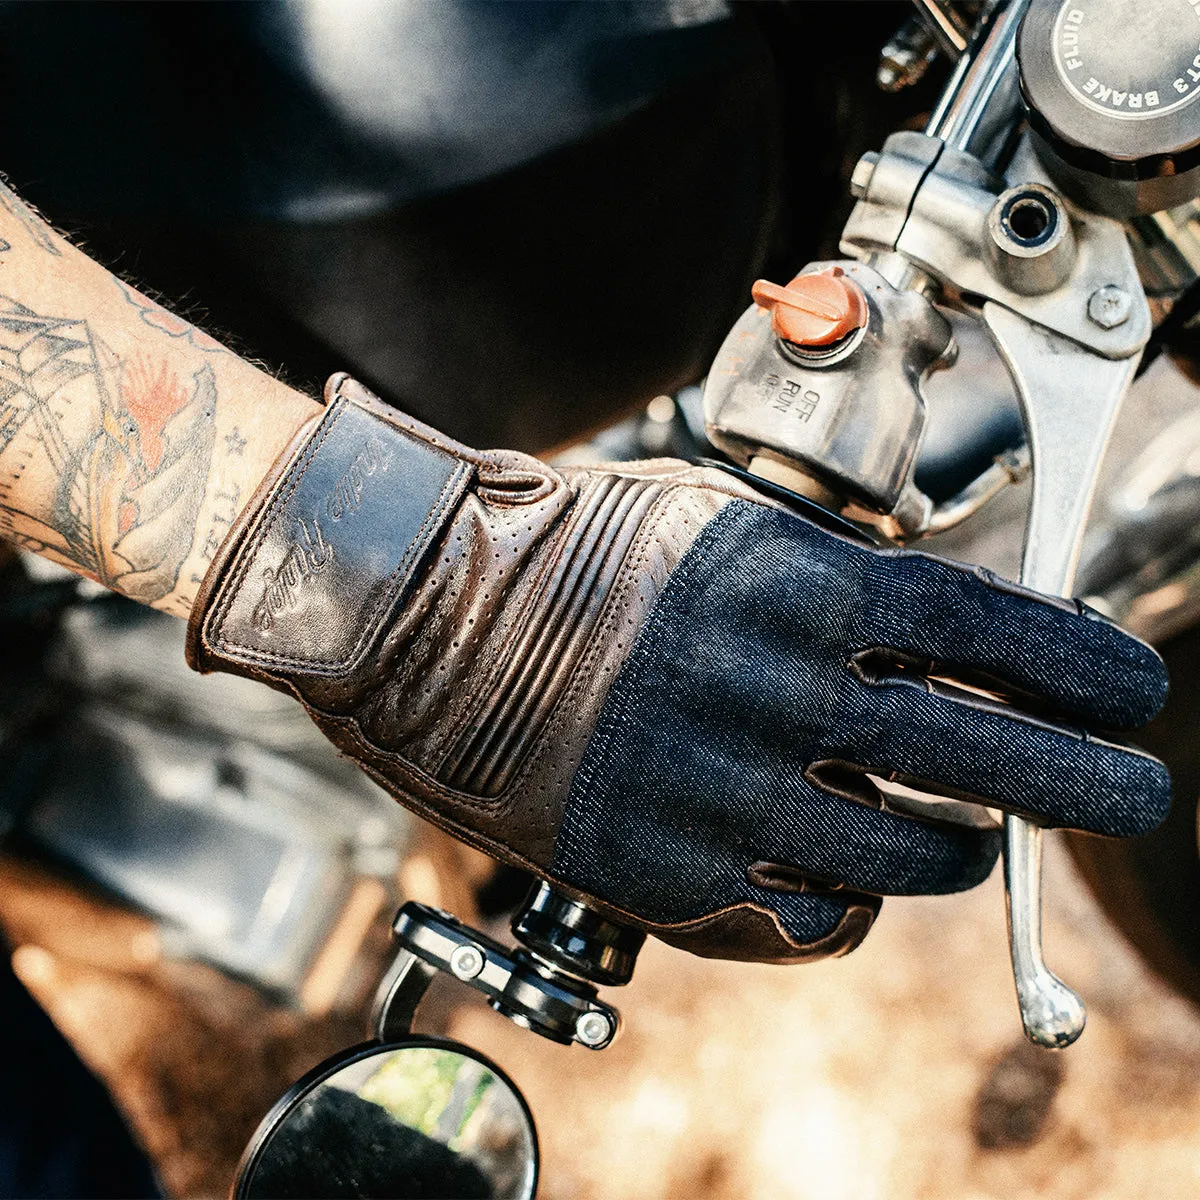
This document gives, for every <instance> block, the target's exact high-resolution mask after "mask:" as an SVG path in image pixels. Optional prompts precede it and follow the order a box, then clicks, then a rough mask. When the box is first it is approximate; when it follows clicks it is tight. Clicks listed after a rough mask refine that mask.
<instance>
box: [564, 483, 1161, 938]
mask: <svg viewBox="0 0 1200 1200" xmlns="http://www.w3.org/2000/svg"><path fill="white" fill-rule="evenodd" d="M931 674H936V675H939V676H946V675H949V676H950V677H951V678H952V679H954V678H957V679H959V680H961V681H963V682H967V683H969V684H971V686H977V684H978V681H980V680H986V681H987V682H988V684H989V685H990V687H991V688H992V689H993V690H994V691H997V692H1001V693H1002V694H1004V695H1006V696H1007V697H1008V699H1009V700H1011V702H1012V703H1011V704H1003V703H997V702H995V701H993V700H988V699H982V698H980V697H978V696H977V695H976V694H975V693H974V692H972V691H967V690H965V689H962V688H956V687H954V686H953V685H952V684H951V685H949V686H947V685H943V684H940V683H937V682H932V681H930V679H929V675H931ZM1165 687H1166V681H1165V675H1164V672H1163V669H1162V665H1161V662H1160V661H1159V660H1158V658H1157V656H1156V655H1155V654H1154V652H1153V651H1152V650H1150V649H1149V648H1148V647H1146V646H1144V645H1143V644H1141V643H1140V642H1137V641H1136V640H1135V639H1133V638H1130V637H1128V636H1127V635H1125V634H1123V633H1122V632H1121V631H1120V630H1118V629H1116V628H1115V627H1113V626H1111V625H1109V624H1108V623H1106V622H1103V621H1100V620H1097V619H1094V618H1093V617H1091V616H1089V615H1087V614H1086V613H1083V612H1081V611H1080V609H1079V607H1078V606H1077V605H1074V604H1072V603H1070V602H1056V601H1050V600H1046V599H1044V598H1041V597H1037V596H1035V595H1034V594H1032V593H1028V592H1026V591H1024V590H1023V589H1020V588H1017V587H1014V586H1013V585H1010V584H1007V583H1004V582H1003V581H998V580H996V579H995V578H994V577H992V576H990V575H988V574H987V573H986V572H976V571H972V570H971V569H969V568H963V567H960V566H958V565H957V564H952V563H947V562H942V561H939V560H936V559H932V558H930V557H928V556H925V555H921V554H915V553H911V552H902V553H889V552H884V553H880V552H877V551H873V550H870V549H867V548H864V547H862V546H859V545H856V544H854V543H852V542H850V541H847V540H845V539H842V538H839V537H837V536H835V535H833V534H830V533H827V532H826V531H824V530H821V529H818V528H817V527H815V526H813V525H811V524H809V523H808V522H805V521H802V520H800V519H798V518H796V517H794V516H792V515H791V514H788V513H785V512H781V511H778V510H772V509H765V508H763V507H761V506H758V505H755V504H751V503H746V502H744V501H735V502H733V503H731V504H729V505H728V506H727V507H726V508H725V509H724V510H723V511H722V512H721V513H720V514H719V515H718V516H717V517H716V518H715V519H714V520H713V521H712V522H711V523H710V524H709V525H708V526H707V528H706V529H705V530H704V532H703V533H702V534H701V536H700V537H699V538H698V539H697V541H696V543H695V544H694V545H693V547H692V548H691V550H690V551H689V553H688V555H687V556H686V557H685V559H684V560H683V561H682V562H681V564H680V566H679V568H678V569H677V570H676V572H675V573H674V574H673V575H672V577H671V579H670V580H669V582H668V583H667V586H666V588H665V589H664V590H663V592H662V594H661V595H660V596H659V598H658V600H657V602H656V604H655V607H654V609H653V610H652V612H651V614H650V617H649V620H648V621H647V622H646V624H645V626H644V627H643V629H642V631H641V633H640V635H639V637H638V640H637V642H636V643H635V645H634V648H633V651H632V653H631V654H630V656H629V658H628V659H627V660H626V662H625V664H624V666H623V667H622V669H621V672H620V675H619V676H618V678H617V680H616V682H615V683H614V685H613V687H612V690H611V691H610V693H609V696H608V699H607V701H606V703H605V706H604V708H603V710H602V712H601V715H600V720H599V723H598V726H597V729H596V732H595V735H594V736H593V738H592V740H591V742H590V744H589V746H588V749H587V752H586V754H585V756H584V759H583V761H582V762H581V764H580V767H579V770H578V772H577V774H576V776H575V779H574V782H573V784H572V787H571V791H570V794H569V797H568V801H567V806H566V810H565V814H564V820H563V825H562V828H561V831H560V833H559V837H558V841H557V845H556V853H555V862H554V869H555V872H556V874H558V875H559V876H561V878H563V879H564V880H566V881H567V882H568V883H571V884H572V885H574V886H578V887H579V888H581V889H584V890H586V891H588V892H590V893H593V894H595V895H597V896H600V897H602V898H603V897H612V898H614V899H615V898H617V897H620V898H621V901H622V903H623V904H624V905H625V906H626V907H628V908H629V909H630V910H634V911H638V912H642V913H644V914H645V915H647V916H648V917H650V918H652V919H655V920H658V921H662V922H681V921H687V920H690V919H694V918H696V917H698V916H700V915H702V914H704V913H708V912H713V911H716V910H717V909H720V908H723V907H727V906H730V905H736V904H748V905H753V906H758V907H765V908H767V909H769V910H770V911H771V912H773V913H775V914H776V916H777V917H778V919H779V921H780V922H781V924H782V925H783V928H784V929H785V931H786V933H787V934H788V936H789V937H790V938H792V939H794V940H796V941H798V942H801V943H803V942H807V941H811V940H813V939H815V938H819V937H821V936H824V935H825V934H827V933H828V932H829V930H830V929H831V928H833V926H834V925H835V924H836V922H837V920H838V919H839V917H840V915H841V914H842V913H843V912H844V910H845V900H843V899H842V898H840V897H839V893H840V892H845V891H847V890H849V891H850V892H863V893H871V894H876V895H888V894H911V893H939V892H949V891H957V890H961V889H964V888H968V887H971V886H973V885H974V884H976V883H978V882H979V881H980V880H982V879H983V878H984V877H985V876H986V875H987V874H988V873H989V871H990V870H991V867H992V865H993V864H994V862H995V859H996V857H997V854H998V852H999V844H1000V843H999V835H998V832H997V831H996V830H995V829H986V828H980V827H978V826H974V827H973V826H972V825H970V824H964V823H961V821H960V820H959V819H958V816H957V814H956V815H955V817H954V819H947V820H942V819H937V818H936V817H935V816H933V815H931V813H930V812H929V811H927V810H926V809H924V808H919V807H918V808H913V809H910V810H908V811H900V810H899V809H900V806H899V805H898V803H897V802H896V801H894V800H893V799H891V798H889V797H887V796H885V795H884V794H883V793H881V792H880V791H879V789H878V788H877V787H875V785H874V784H872V782H871V781H870V779H869V778H868V775H867V772H870V774H873V775H875V776H877V777H882V778H885V779H886V778H892V779H894V780H899V781H902V782H906V783H908V784H910V785H920V786H922V787H923V788H925V789H926V790H930V791H933V792H935V793H940V794H944V795H951V796H957V797H963V798H972V799H977V800H980V801H982V802H984V803H987V804H989V805H994V806H997V807H1003V808H1007V809H1011V810H1014V811H1020V812H1022V813H1025V814H1027V815H1031V816H1033V817H1034V818H1035V819H1038V820H1039V821H1041V822H1042V823H1044V824H1049V825H1071V826H1074V827H1078V828H1085V829H1089V830H1092V831H1094V832H1098V833H1105V834H1130V833H1137V832H1142V831H1144V830H1146V829H1148V828H1150V827H1152V826H1153V825H1154V824H1156V823H1157V822H1158V821H1159V820H1160V819H1161V818H1162V816H1163V815H1164V814H1165V811H1166V805H1167V802H1168V799H1169V783H1168V780H1167V778H1166V774H1165V771H1164V770H1163V768H1162V767H1161V765H1160V764H1159V763H1158V762H1157V761H1156V760H1153V759H1151V758H1149V757H1148V756H1145V755H1143V754H1140V753H1138V752H1136V751H1133V750H1130V749H1127V748H1124V747H1121V746H1118V745H1115V744H1113V743H1111V742H1108V741H1107V740H1103V739H1097V738H1096V736H1095V734H1094V733H1091V732H1089V731H1088V730H1089V729H1090V728H1095V727H1127V726H1133V725H1136V724H1138V723H1140V722H1141V721H1143V720H1145V719H1146V718H1147V716H1148V715H1151V714H1152V713H1153V712H1154V711H1156V710H1157V708H1158V706H1159V705H1160V704H1161V703H1162V700H1163V698H1164V697H1165ZM936 811H937V810H936V809H934V810H933V812H935V813H936ZM914 812H916V813H917V814H918V815H916V816H914V815H913V813H914Z"/></svg>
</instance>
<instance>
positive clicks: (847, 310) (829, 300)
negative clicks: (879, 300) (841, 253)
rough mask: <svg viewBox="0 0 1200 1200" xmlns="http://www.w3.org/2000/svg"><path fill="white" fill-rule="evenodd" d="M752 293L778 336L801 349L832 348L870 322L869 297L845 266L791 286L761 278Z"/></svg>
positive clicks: (803, 277) (799, 277) (802, 277)
mask: <svg viewBox="0 0 1200 1200" xmlns="http://www.w3.org/2000/svg"><path fill="white" fill-rule="evenodd" d="M750 294H751V295H752V296H753V297H754V303H755V304H757V305H758V306H759V308H763V309H766V310H767V311H768V312H770V314H771V328H772V329H773V330H774V331H775V333H776V334H777V335H778V336H779V337H781V338H783V339H784V341H787V342H792V343H793V344H794V345H797V346H830V345H832V344H833V343H834V342H839V341H841V340H842V338H844V337H845V336H846V335H847V334H850V333H853V332H854V330H856V329H861V328H862V327H863V326H864V325H865V324H866V323H867V317H868V308H867V297H866V295H865V293H864V292H863V290H862V288H861V287H859V286H858V284H857V283H855V282H854V280H853V279H851V278H850V277H849V276H848V275H847V274H846V273H845V272H844V271H843V270H842V268H841V267H828V268H826V269H825V270H824V271H814V272H811V273H809V274H807V275H797V276H796V278H795V279H793V280H792V281H791V283H789V284H788V285H787V287H780V286H779V284H777V283H771V282H770V281H769V280H767V279H759V280H758V281H757V282H756V283H755V284H754V286H753V287H752V288H751V289H750Z"/></svg>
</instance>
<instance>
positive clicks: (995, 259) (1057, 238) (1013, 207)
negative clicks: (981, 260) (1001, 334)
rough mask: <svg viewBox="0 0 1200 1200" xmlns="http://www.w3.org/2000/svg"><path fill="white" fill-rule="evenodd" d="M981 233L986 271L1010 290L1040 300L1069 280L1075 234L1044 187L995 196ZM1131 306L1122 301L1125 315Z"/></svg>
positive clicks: (1032, 186) (1022, 188) (1059, 204)
mask: <svg viewBox="0 0 1200 1200" xmlns="http://www.w3.org/2000/svg"><path fill="white" fill-rule="evenodd" d="M987 231H988V238H987V240H986V241H985V243H984V248H985V250H986V251H987V253H988V258H989V262H990V265H991V268H992V272H993V274H995V276H996V277H997V278H998V279H1000V280H1001V281H1002V282H1003V283H1004V285H1005V286H1006V287H1009V288H1011V289H1012V290H1013V291H1014V292H1018V293H1020V294H1021V295H1022V296H1041V295H1044V294H1045V293H1046V292H1052V291H1054V290H1055V289H1056V288H1060V287H1062V285H1063V284H1064V283H1065V282H1066V281H1067V279H1068V277H1069V276H1070V274H1071V268H1072V267H1073V266H1074V265H1075V235H1074V233H1073V232H1072V230H1071V218H1070V215H1069V214H1068V213H1067V210H1066V207H1065V206H1064V205H1063V202H1062V201H1061V200H1060V199H1059V198H1058V197H1057V196H1056V195H1055V194H1054V192H1053V191H1051V190H1050V188H1048V187H1043V186H1042V185H1041V184H1037V183H1022V184H1020V185H1019V186H1017V187H1013V188H1009V189H1008V190H1007V191H1005V192H1001V193H1000V195H999V196H998V197H997V198H996V202H995V203H994V204H993V205H992V210H991V212H989V213H988V219H987ZM1131 307H1132V306H1131V305H1130V304H1129V303H1128V302H1127V303H1126V309H1125V315H1126V317H1128V315H1129V312H1130V309H1131ZM1118 324H1119V322H1118ZM1114 327H1115V326H1113V325H1107V326H1104V328H1106V329H1112V328H1114Z"/></svg>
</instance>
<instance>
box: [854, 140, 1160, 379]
mask: <svg viewBox="0 0 1200 1200" xmlns="http://www.w3.org/2000/svg"><path fill="white" fill-rule="evenodd" d="M922 142H924V143H925V144H924V146H922ZM1006 182H1007V185H1008V186H1010V187H1017V186H1019V185H1025V184H1031V185H1037V186H1039V187H1044V188H1045V187H1048V185H1049V180H1048V177H1047V176H1046V173H1045V171H1044V169H1043V168H1042V167H1041V165H1040V163H1038V161H1037V159H1036V157H1035V156H1034V154H1033V152H1032V150H1031V149H1030V148H1029V146H1028V142H1027V141H1023V142H1022V143H1021V144H1020V145H1019V146H1018V148H1017V150H1016V152H1015V153H1014V155H1013V159H1012V162H1011V163H1010V165H1009V168H1008V175H1007V181H1005V180H1004V179H1001V178H1000V177H999V176H997V175H994V174H992V173H991V172H989V171H988V170H986V169H985V168H984V167H983V166H982V164H981V163H980V162H979V161H978V160H977V159H975V158H973V157H971V156H970V155H968V154H964V153H961V152H958V151H955V150H951V149H944V148H942V147H941V145H940V143H938V142H937V141H935V140H934V139H932V138H925V137H923V135H921V134H913V133H901V134H893V135H892V137H890V138H889V139H888V140H887V142H886V143H885V144H884V150H883V154H882V155H881V156H880V159H879V162H878V163H877V164H876V166H875V170H874V172H873V173H872V176H871V182H870V184H869V186H868V188H867V193H866V195H865V196H864V198H863V199H862V200H860V201H859V202H858V204H857V205H856V206H855V208H854V210H853V212H852V213H851V215H850V219H849V221H848V222H847V223H846V228H845V231H844V233H843V237H842V249H843V250H844V251H845V252H846V253H848V254H854V255H857V256H859V257H866V256H871V255H874V254H878V253H879V252H880V251H888V250H891V251H895V252H896V253H898V254H899V255H902V256H903V257H904V258H906V259H908V260H909V261H910V262H912V263H914V264H915V265H916V266H918V267H920V268H921V270H923V271H924V272H926V273H927V274H929V275H930V276H932V277H933V278H935V279H937V280H939V281H941V282H942V283H943V284H944V285H945V286H946V287H948V288H950V289H953V290H954V291H955V292H957V293H959V294H961V295H963V296H966V297H970V298H972V299H973V300H974V302H975V303H980V302H982V301H985V300H993V301H996V302H998V303H1000V304H1003V305H1004V306H1005V307H1007V308H1010V309H1012V310H1013V311H1014V312H1019V313H1021V314H1022V315H1023V316H1025V317H1027V318H1028V319H1029V320H1030V321H1034V322H1037V323H1038V324H1039V325H1043V326H1045V327H1046V328H1047V329H1050V330H1053V331H1054V332H1056V333H1060V334H1062V335H1063V336H1064V337H1068V338H1071V339H1072V340H1074V341H1076V342H1079V343H1080V344H1082V345H1084V346H1087V347H1089V348H1091V349H1093V350H1095V351H1096V353H1098V354H1103V355H1105V356H1106V357H1109V358H1125V357H1127V356H1128V355H1130V354H1133V353H1136V352H1137V351H1138V350H1140V349H1141V347H1142V346H1143V345H1144V344H1145V341H1146V339H1147V338H1148V337H1149V335H1150V329H1151V322H1150V309H1149V306H1148V305H1147V304H1146V301H1145V297H1144V294H1143V291H1142V287H1141V283H1140V281H1139V279H1138V272H1137V265H1136V263H1135V261H1134V258H1133V253H1132V250H1131V249H1130V246H1129V241H1128V239H1127V237H1126V234H1125V228H1124V226H1123V225H1122V224H1121V223H1120V222H1119V221H1115V220H1113V219H1112V218H1110V217H1101V216H1096V215H1095V214H1093V213H1087V212H1083V211H1082V210H1080V209H1077V208H1074V207H1073V206H1071V205H1069V204H1066V205H1065V206H1064V207H1065V209H1066V211H1067V212H1068V213H1069V215H1070V219H1071V226H1072V229H1073V232H1074V240H1075V254H1074V258H1073V261H1072V262H1071V265H1070V272H1069V274H1067V276H1066V278H1065V279H1063V281H1062V285H1061V286H1060V287H1058V288H1055V289H1053V290H1052V291H1049V292H1043V293H1041V294H1037V295H1025V294H1022V292H1020V291H1019V290H1017V289H1016V288H1014V287H1012V286H1011V285H1010V283H1009V282H1007V281H1006V279H1005V278H1004V276H1003V274H1002V273H1000V272H998V271H997V268H996V260H995V256H994V254H992V253H991V252H990V251H989V249H988V247H989V244H990V243H991V242H992V238H991V235H990V233H989V231H988V221H989V218H990V216H991V214H992V212H993V209H994V207H995V205H996V201H997V197H998V196H1000V195H1001V193H1003V192H1005V190H1006ZM1106 286H1114V287H1118V288H1120V289H1121V290H1123V291H1125V292H1127V293H1128V294H1129V295H1130V296H1131V297H1133V298H1134V300H1133V304H1132V308H1131V311H1130V315H1129V319H1128V320H1127V321H1125V322H1124V323H1122V324H1121V325H1119V326H1117V327H1115V328H1112V329H1104V328H1101V327H1100V326H1098V325H1096V324H1095V323H1094V322H1093V321H1092V320H1091V319H1090V318H1089V317H1088V311H1087V300H1088V297H1090V296H1091V295H1092V294H1093V293H1094V292H1096V291H1097V290H1099V289H1100V288H1102V287H1106Z"/></svg>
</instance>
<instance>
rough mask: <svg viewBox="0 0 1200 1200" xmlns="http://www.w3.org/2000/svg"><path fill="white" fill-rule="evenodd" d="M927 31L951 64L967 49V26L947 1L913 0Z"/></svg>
mask: <svg viewBox="0 0 1200 1200" xmlns="http://www.w3.org/2000/svg"><path fill="white" fill-rule="evenodd" d="M913 3H914V4H916V6H917V11H918V12H919V13H920V15H921V20H922V21H924V23H925V25H926V26H927V28H928V29H929V31H930V32H931V33H932V34H933V36H934V37H935V38H937V41H938V45H939V46H940V47H941V48H942V52H943V53H944V54H946V55H947V56H948V57H949V59H950V61H951V62H954V61H956V60H957V59H958V56H959V55H960V54H962V52H963V51H964V50H965V49H966V48H967V25H966V22H965V21H964V20H963V19H962V17H960V16H959V15H958V11H957V10H956V9H955V8H954V6H953V5H952V4H950V3H949V0H913Z"/></svg>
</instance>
